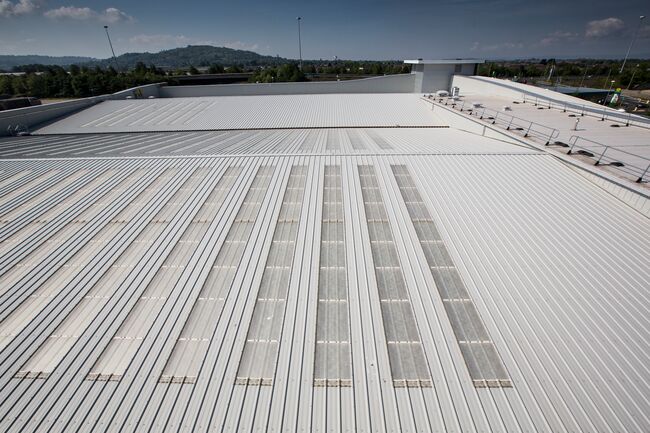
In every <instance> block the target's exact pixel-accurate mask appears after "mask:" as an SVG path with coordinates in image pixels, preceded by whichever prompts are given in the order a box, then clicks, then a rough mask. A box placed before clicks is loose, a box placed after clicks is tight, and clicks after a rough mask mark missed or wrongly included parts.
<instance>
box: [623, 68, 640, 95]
mask: <svg viewBox="0 0 650 433" xmlns="http://www.w3.org/2000/svg"><path fill="white" fill-rule="evenodd" d="M639 66H640V65H636V66H635V67H634V70H633V71H632V77H631V78H630V81H629V82H628V83H627V89H626V90H630V86H631V85H632V81H634V76H635V75H636V70H637V69H639Z"/></svg>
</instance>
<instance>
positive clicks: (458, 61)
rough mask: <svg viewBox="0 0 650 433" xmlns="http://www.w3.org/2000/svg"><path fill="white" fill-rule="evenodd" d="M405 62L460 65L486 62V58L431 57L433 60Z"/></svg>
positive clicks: (410, 62) (407, 61)
mask: <svg viewBox="0 0 650 433" xmlns="http://www.w3.org/2000/svg"><path fill="white" fill-rule="evenodd" d="M404 63H408V64H411V65H459V64H477V63H485V60H479V59H437V60H435V59H431V60H422V59H417V60H404Z"/></svg>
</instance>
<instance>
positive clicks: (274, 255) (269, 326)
mask: <svg viewBox="0 0 650 433" xmlns="http://www.w3.org/2000/svg"><path fill="white" fill-rule="evenodd" d="M306 180H307V166H305V165H295V166H293V167H292V168H291V172H290V174H289V179H288V183H287V188H286V191H285V193H284V197H283V199H282V205H281V206H280V214H279V216H278V220H277V224H276V226H275V231H274V232H273V241H272V244H271V249H270V251H269V255H268V257H267V260H266V267H265V268H264V273H263V274H262V281H261V283H260V287H259V291H258V294H257V301H256V302H255V308H254V310H253V317H252V319H251V322H250V325H249V328H248V334H247V336H246V344H245V346H244V351H243V354H242V357H241V360H240V362H239V368H238V371H237V378H236V384H239V385H272V384H273V376H274V374H275V366H276V363H277V359H278V348H279V343H280V337H281V333H282V324H283V322H284V313H285V307H286V300H287V294H288V291H289V282H290V278H291V269H292V265H293V256H294V250H295V246H296V238H297V235H298V224H299V223H300V214H301V212H302V205H303V195H304V192H305V183H306Z"/></svg>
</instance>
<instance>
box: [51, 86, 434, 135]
mask: <svg viewBox="0 0 650 433" xmlns="http://www.w3.org/2000/svg"><path fill="white" fill-rule="evenodd" d="M396 125H399V126H436V125H444V123H443V122H442V121H441V120H440V119H438V118H437V117H436V116H435V114H434V113H433V112H431V108H430V106H428V105H426V104H425V103H424V102H422V101H419V100H418V95H413V94H404V93H403V94H400V93H395V94H337V95H267V96H219V97H202V98H168V99H164V98H163V99H145V100H123V101H104V102H102V103H100V104H97V105H95V106H94V107H91V108H88V109H86V110H83V111H81V112H79V113H77V114H73V115H72V116H69V117H67V118H65V119H63V120H62V121H59V122H55V123H53V124H51V125H49V126H45V127H43V128H41V129H39V130H38V132H39V133H45V134H68V133H96V132H132V131H187V130H206V129H212V130H215V129H252V128H256V129H263V128H269V129H272V128H301V127H303V128H304V127H306V126H309V127H364V126H369V127H372V126H396Z"/></svg>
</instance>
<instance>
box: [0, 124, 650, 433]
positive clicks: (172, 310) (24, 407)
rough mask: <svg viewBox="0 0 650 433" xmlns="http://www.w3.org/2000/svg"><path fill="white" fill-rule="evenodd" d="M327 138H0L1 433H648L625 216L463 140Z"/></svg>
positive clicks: (641, 251)
mask: <svg viewBox="0 0 650 433" xmlns="http://www.w3.org/2000/svg"><path fill="white" fill-rule="evenodd" d="M327 132H328V134H335V136H331V135H323V134H324V132H323V131H320V130H319V131H314V130H301V131H262V132H260V131H255V132H251V131H239V132H235V131H232V132H228V133H216V132H210V133H206V132H200V133H199V132H192V133H183V134H176V133H166V134H115V135H105V136H104V135H101V136H99V135H97V136H74V135H72V136H43V137H22V138H16V139H9V140H3V141H2V142H0V155H2V156H1V157H2V158H20V159H1V160H0V192H1V194H0V305H1V308H0V348H1V349H0V350H1V351H0V390H1V391H0V395H2V403H1V404H0V428H1V429H2V430H3V431H12V432H13V431H66V432H68V431H84V432H85V431H88V432H89V431H93V432H96V431H133V432H135V431H183V432H185V431H187V432H189V431H214V430H219V431H235V430H237V431H260V430H264V431H278V430H283V431H438V432H447V431H476V432H479V431H495V432H496V431H507V432H513V431H580V432H593V431H599V432H616V431H631V432H637V431H638V432H643V431H648V430H650V415H648V414H649V411H648V408H649V407H650V401H649V400H650V383H649V380H648V377H649V376H648V373H649V369H648V365H650V362H649V361H650V359H649V358H650V352H649V350H648V347H649V346H648V344H647V341H648V336H649V334H650V319H649V317H650V315H649V314H648V309H649V307H648V305H649V304H648V296H649V294H648V286H649V285H648V282H649V281H650V271H649V268H648V263H650V251H649V250H648V245H649V244H650V223H649V221H648V218H647V217H645V216H643V215H642V214H640V213H639V212H637V211H635V210H634V209H632V208H630V207H629V206H627V205H626V204H624V203H623V202H621V201H619V200H618V199H616V198H615V197H613V196H611V195H610V194H609V193H607V192H606V191H605V190H603V189H602V188H601V187H600V186H597V185H596V184H594V183H592V182H591V181H589V180H588V179H586V178H585V177H583V176H581V175H579V174H578V173H576V172H575V171H574V170H573V169H571V168H569V167H568V166H566V165H564V164H563V163H562V162H561V161H559V160H557V159H556V158H554V157H552V156H550V155H547V154H543V153H540V152H537V151H531V150H528V149H524V148H521V147H518V146H514V145H510V144H506V143H502V142H498V141H494V140H489V139H486V138H483V137H477V136H475V135H473V134H469V133H465V132H462V131H457V130H452V129H442V130H439V129H436V130H429V129H412V130H410V129H402V128H399V129H358V130H346V129H332V130H328V131H327ZM256 133H260V134H261V135H259V136H257V137H258V138H257V139H258V140H259V141H255V140H254V139H252V138H251V137H252V136H253V135H254V134H256ZM330 137H332V138H331V139H330ZM219 143H226V144H219ZM328 143H329V146H330V147H329V152H328ZM355 143H356V144H355ZM359 143H362V144H363V146H364V147H365V148H362V147H361V145H360V144H359ZM184 146H191V147H185V148H184ZM107 150H108V152H105V151H107ZM154 150H155V151H156V152H152V151H154ZM177 150H179V151H178V152H176V151H177ZM86 151H87V152H86ZM131 151H133V152H132V153H131ZM82 152H85V153H82ZM150 152H152V153H150ZM142 155H147V156H150V157H148V158H141V157H128V156H142ZM105 156H112V157H111V158H105Z"/></svg>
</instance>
